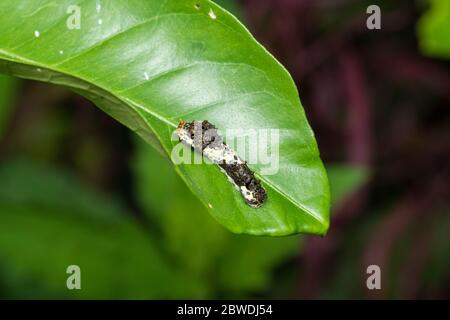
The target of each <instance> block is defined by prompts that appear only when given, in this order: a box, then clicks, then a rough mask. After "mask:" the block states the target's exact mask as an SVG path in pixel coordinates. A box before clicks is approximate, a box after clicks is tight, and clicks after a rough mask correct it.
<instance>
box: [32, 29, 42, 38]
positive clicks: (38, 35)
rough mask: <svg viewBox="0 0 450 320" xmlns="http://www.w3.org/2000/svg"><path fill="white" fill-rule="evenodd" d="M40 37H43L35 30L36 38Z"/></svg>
mask: <svg viewBox="0 0 450 320" xmlns="http://www.w3.org/2000/svg"><path fill="white" fill-rule="evenodd" d="M40 35H41V33H40V32H39V31H38V30H35V31H34V36H35V37H36V38H39V37H40Z"/></svg>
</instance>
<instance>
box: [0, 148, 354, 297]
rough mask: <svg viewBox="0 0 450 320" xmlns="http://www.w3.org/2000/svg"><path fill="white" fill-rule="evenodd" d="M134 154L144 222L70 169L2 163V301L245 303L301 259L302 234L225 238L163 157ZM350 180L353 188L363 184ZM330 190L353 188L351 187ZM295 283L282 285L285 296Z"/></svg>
mask: <svg viewBox="0 0 450 320" xmlns="http://www.w3.org/2000/svg"><path fill="white" fill-rule="evenodd" d="M135 148H136V150H135V156H134V158H133V159H132V161H131V166H132V168H133V173H134V179H133V180H134V181H135V185H134V189H135V190H134V191H135V193H136V197H137V199H138V201H139V204H140V207H141V208H142V209H143V211H144V212H145V215H146V217H147V218H148V221H149V223H148V224H145V223H144V224H141V223H139V222H138V221H137V220H136V219H135V218H134V216H133V215H132V214H130V212H129V210H128V209H127V208H126V206H125V205H124V204H123V203H121V202H120V201H119V200H118V199H117V197H110V196H104V195H102V194H100V193H99V192H97V191H96V190H94V189H93V188H92V187H90V186H89V185H86V184H85V183H82V182H80V181H79V179H78V178H76V177H75V176H73V175H72V174H71V173H69V172H67V170H63V169H59V168H54V167H50V166H48V165H43V164H37V163H36V162H32V161H30V160H24V159H9V160H8V159H2V162H1V164H0V220H1V223H0V261H1V262H0V288H1V290H0V296H1V297H4V298H5V297H7V298H12V297H15V298H137V299H139V298H230V297H232V298H245V297H249V296H253V295H255V294H264V293H265V292H267V290H268V289H269V288H272V286H273V285H274V270H276V268H278V267H280V266H282V265H283V264H285V263H287V262H289V261H291V259H292V258H293V257H295V256H296V255H297V254H298V252H299V250H300V246H301V239H300V236H292V237H284V238H269V237H251V236H240V235H234V234H231V233H229V232H228V231H226V230H225V229H224V228H222V227H221V226H220V225H219V224H218V223H216V222H215V221H214V220H213V219H212V218H211V217H210V216H209V215H208V214H207V212H206V210H205V209H204V207H203V206H202V204H201V203H200V202H199V201H198V200H197V199H196V198H195V196H194V195H192V194H191V192H190V191H189V190H188V188H187V187H186V186H185V185H184V183H183V182H182V181H181V179H180V178H179V177H178V176H177V175H176V173H175V171H174V170H173V168H171V164H170V163H169V161H167V159H165V158H163V157H162V156H160V155H159V154H158V153H157V152H156V151H154V150H153V149H152V148H151V147H149V146H148V145H146V144H145V143H144V142H142V141H140V140H136V142H135ZM331 171H332V172H334V170H333V169H332V170H331ZM347 173H350V175H352V174H351V170H350V169H345V168H344V167H342V166H339V170H338V171H337V172H335V173H333V174H332V176H333V177H337V180H336V181H342V179H343V177H342V175H343V174H344V175H347ZM353 176H354V177H356V176H358V175H353ZM344 180H346V179H344ZM353 181H354V184H353V188H354V187H355V185H357V184H358V183H360V181H359V180H358V179H355V180H353ZM332 185H333V186H334V187H333V188H334V189H336V190H338V189H339V188H340V186H343V185H345V188H346V190H347V192H350V191H351V189H352V186H350V182H349V181H348V180H347V182H346V183H342V182H339V183H338V184H332ZM338 191H339V190H338ZM344 193H345V192H341V193H339V192H338V194H341V195H342V196H343V194H344ZM147 225H149V226H147ZM72 264H76V265H79V266H80V267H81V272H82V290H80V291H77V290H75V291H70V290H67V288H66V279H67V277H68V275H67V274H66V272H65V271H66V268H67V267H68V266H69V265H72ZM293 277H294V273H291V275H290V278H289V279H288V280H287V284H286V280H284V281H285V282H284V283H281V285H283V286H284V288H283V290H284V293H283V294H282V295H284V296H285V297H286V296H288V293H289V292H291V291H292V290H293V285H294V281H293V280H294V278H293Z"/></svg>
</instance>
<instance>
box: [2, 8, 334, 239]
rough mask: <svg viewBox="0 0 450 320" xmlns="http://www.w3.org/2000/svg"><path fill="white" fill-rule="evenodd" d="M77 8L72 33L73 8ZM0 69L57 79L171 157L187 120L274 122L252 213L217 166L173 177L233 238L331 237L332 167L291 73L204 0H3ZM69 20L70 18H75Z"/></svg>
mask: <svg viewBox="0 0 450 320" xmlns="http://www.w3.org/2000/svg"><path fill="white" fill-rule="evenodd" d="M74 5H75V6H76V5H78V7H79V8H80V10H81V25H80V29H73V30H72V29H69V28H68V25H67V22H68V21H67V20H68V19H69V22H70V21H71V20H70V19H71V18H72V16H71V15H70V14H68V13H67V10H68V8H69V9H73V8H74V7H73V6H74ZM0 11H1V12H7V13H8V14H4V15H1V17H0V26H1V28H2V32H1V34H0V71H3V72H6V73H9V74H12V75H15V76H19V77H24V78H28V79H36V80H41V81H48V82H52V83H55V84H60V85H64V86H67V87H69V88H71V89H72V90H74V91H76V92H78V93H80V94H82V95H84V96H86V97H87V98H89V99H90V100H92V101H93V102H94V103H96V105H97V106H98V107H100V108H101V109H102V110H104V111H105V112H106V113H108V114H109V115H111V116H112V117H114V118H115V119H117V120H118V121H120V122H121V123H123V124H125V125H126V126H128V127H129V128H131V129H132V130H134V131H135V132H136V133H137V134H139V135H140V136H141V137H143V138H144V139H145V140H146V141H147V142H149V143H151V144H152V145H153V146H155V147H157V148H158V149H159V150H162V151H164V152H165V153H166V154H167V155H169V154H170V153H171V150H172V148H173V147H174V146H175V145H176V144H177V143H178V142H177V141H172V139H171V136H172V133H173V130H174V128H175V127H176V125H177V124H178V122H179V121H180V119H185V120H189V121H190V120H194V119H195V120H204V119H207V120H209V121H210V122H212V123H214V124H215V125H216V126H217V127H218V128H220V129H221V130H223V131H225V130H226V129H228V128H245V129H255V130H257V129H262V128H264V129H279V130H280V139H279V154H280V156H279V168H280V169H279V171H278V173H277V174H274V175H270V176H263V175H261V169H262V167H263V164H262V163H258V164H255V165H251V166H250V167H251V169H253V170H254V171H255V172H256V174H257V176H258V177H259V178H260V179H261V180H262V184H263V186H264V187H265V188H266V190H267V193H268V200H267V202H266V203H265V204H264V205H263V206H262V207H261V208H260V209H253V208H250V207H249V206H247V205H246V204H245V202H244V201H243V199H242V198H241V195H240V194H239V193H238V192H237V191H236V190H235V189H234V187H233V186H232V185H231V184H230V183H229V182H228V180H227V179H226V177H225V176H224V175H223V174H222V173H221V172H220V170H218V168H217V167H216V166H212V165H207V164H202V165H179V166H177V167H176V169H177V172H178V173H179V174H180V176H181V177H182V178H183V180H184V181H185V182H186V183H187V184H188V186H189V187H190V189H191V190H192V191H193V192H194V194H195V195H196V196H197V197H198V198H199V199H200V200H201V202H202V203H203V204H204V205H205V206H206V207H207V208H208V211H209V212H210V213H211V214H212V215H213V216H214V218H215V219H216V220H217V221H219V222H220V223H221V224H223V225H224V226H225V227H226V228H228V229H229V230H231V231H233V232H235V233H247V234H254V235H287V234H293V233H297V232H305V233H312V234H325V233H326V231H327V229H328V226H329V202H330V196H329V190H328V181H327V176H326V172H325V170H324V168H323V165H322V163H321V161H320V157H319V151H318V148H317V144H316V141H315V138H314V135H313V132H312V130H311V128H310V127H309V125H308V122H307V119H306V116H305V113H304V111H303V109H302V106H301V103H300V100H299V97H298V92H297V89H296V87H295V85H294V82H293V81H292V78H291V77H290V75H289V74H288V72H287V71H286V70H285V69H284V68H283V67H282V66H281V65H280V64H279V63H278V62H277V61H276V60H275V59H274V58H273V57H272V56H271V55H270V54H269V53H268V52H267V51H266V50H265V49H264V48H263V47H262V46H261V45H260V44H259V43H257V42H256V41H255V40H254V38H253V37H252V36H251V34H250V33H249V32H248V31H247V30H246V29H245V28H244V27H243V26H242V24H241V23H240V22H239V21H238V20H237V19H236V18H234V17H233V16H232V15H231V14H229V13H228V12H226V11H225V10H224V9H222V8H220V7H219V6H217V5H216V4H214V3H212V2H210V1H206V0H201V1H200V0H199V1H195V0H192V1H191V0H183V1H180V0H165V1H160V0H153V1H144V0H131V1H130V0H116V1H107V2H106V1H105V2H101V1H97V2H94V1H82V0H64V1H58V2H57V3H55V2H54V1H50V0H39V1H36V0H33V1H31V0H28V1H22V2H21V3H20V5H17V2H16V1H12V0H3V1H1V3H0ZM69 25H70V24H69Z"/></svg>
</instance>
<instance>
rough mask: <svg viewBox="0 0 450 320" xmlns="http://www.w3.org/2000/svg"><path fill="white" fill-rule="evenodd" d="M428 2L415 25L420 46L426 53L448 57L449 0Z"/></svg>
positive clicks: (449, 56) (449, 55) (449, 46)
mask: <svg viewBox="0 0 450 320" xmlns="http://www.w3.org/2000/svg"><path fill="white" fill-rule="evenodd" d="M429 4H430V8H429V9H428V11H427V12H425V13H424V14H423V15H422V17H421V18H420V20H419V23H418V26H417V30H418V37H419V44H420V48H421V49H422V51H423V52H424V53H425V54H426V55H429V56H432V57H440V58H450V1H448V0H430V1H429Z"/></svg>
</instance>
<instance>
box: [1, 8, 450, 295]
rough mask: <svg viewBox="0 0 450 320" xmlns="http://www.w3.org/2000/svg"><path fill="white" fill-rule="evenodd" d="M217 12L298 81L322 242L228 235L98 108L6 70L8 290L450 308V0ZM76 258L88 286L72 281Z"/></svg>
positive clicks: (4, 244)
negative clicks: (327, 200) (373, 17)
mask: <svg viewBox="0 0 450 320" xmlns="http://www.w3.org/2000/svg"><path fill="white" fill-rule="evenodd" d="M218 2H219V3H220V4H222V5H223V6H224V7H226V8H228V9H229V10H230V11H232V12H233V13H235V14H236V15H237V16H238V17H239V19H240V20H241V21H243V23H244V24H245V25H246V26H248V28H249V29H250V30H251V32H252V33H253V34H254V36H255V37H256V39H257V40H259V41H260V42H261V43H262V44H263V45H264V46H266V47H267V48H268V50H269V51H270V52H271V53H273V54H274V56H275V57H277V59H279V60H280V61H281V62H282V63H283V65H285V66H286V68H287V69H288V70H289V71H290V72H291V74H292V76H293V78H294V80H295V81H296V83H297V85H298V87H299V91H300V97H301V100H302V103H303V106H304V108H305V110H306V113H307V116H308V118H309V120H310V124H311V126H312V127H313V129H314V131H315V134H316V137H317V140H318V144H319V147H320V150H321V154H322V159H323V160H324V162H325V165H326V167H327V168H328V170H329V176H330V182H331V190H332V196H333V211H332V223H331V228H330V231H329V233H328V235H327V236H326V237H323V238H321V237H317V236H305V235H298V236H292V237H285V238H276V239H271V238H257V237H249V236H237V235H232V234H230V233H229V232H228V231H226V230H224V229H223V227H221V226H220V225H218V224H217V223H216V222H215V221H214V220H213V219H212V218H211V217H210V216H209V215H208V214H207V213H206V210H205V209H204V208H203V207H202V206H201V204H200V203H199V202H198V200H196V199H195V198H194V197H193V196H192V195H191V194H190V192H189V191H188V189H187V188H186V187H185V186H184V184H183V183H182V182H181V181H180V179H179V178H178V177H177V176H176V174H174V172H173V170H172V168H170V165H169V163H168V162H167V161H166V160H165V159H163V158H161V157H160V156H159V155H158V154H157V153H155V152H154V151H153V150H152V149H151V148H150V147H149V146H146V145H144V143H143V142H141V141H139V140H138V138H136V137H135V136H134V134H133V133H131V132H130V131H129V130H128V129H126V128H124V127H123V126H121V125H120V124H118V123H117V122H116V121H114V120H112V119H111V118H109V117H107V116H106V115H104V114H103V113H102V112H101V111H99V110H98V109H97V108H96V107H95V106H93V105H92V103H90V102H89V101H87V100H85V99H84V98H82V97H79V96H76V95H75V94H73V93H71V92H70V91H67V90H66V89H64V88H61V87H56V86H52V85H48V84H44V83H37V82H32V81H24V80H20V81H19V80H17V79H12V78H8V77H4V76H2V77H1V78H0V107H1V108H0V160H1V161H0V297H1V298H338V299H346V298H352V299H355V298H388V299H390V298H407V299H410V298H421V299H429V298H449V297H450V241H449V240H450V236H449V232H450V216H449V210H450V201H449V199H450V183H449V181H450V165H449V163H450V134H449V133H450V132H449V131H450V111H449V102H450V72H449V67H450V62H449V60H448V59H450V2H449V1H447V0H434V1H426V0H424V1H406V0H405V1H400V0H399V1H356V0H335V1H332V0H276V1H275V0H246V1H232V0H229V1H218ZM371 4H377V5H379V6H380V8H381V30H369V29H368V28H367V27H366V19H367V18H368V16H369V15H368V14H367V13H366V9H367V7H368V6H369V5H371ZM70 264H76V265H79V266H80V267H81V270H82V290H79V291H69V290H68V289H67V288H66V278H67V276H68V275H67V274H66V268H67V266H68V265H70ZM371 264H376V265H378V266H379V267H380V268H381V272H382V273H381V275H382V289H381V290H372V291H370V290H368V289H367V288H366V279H367V277H368V275H367V274H366V269H367V267H368V266H369V265H371Z"/></svg>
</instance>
